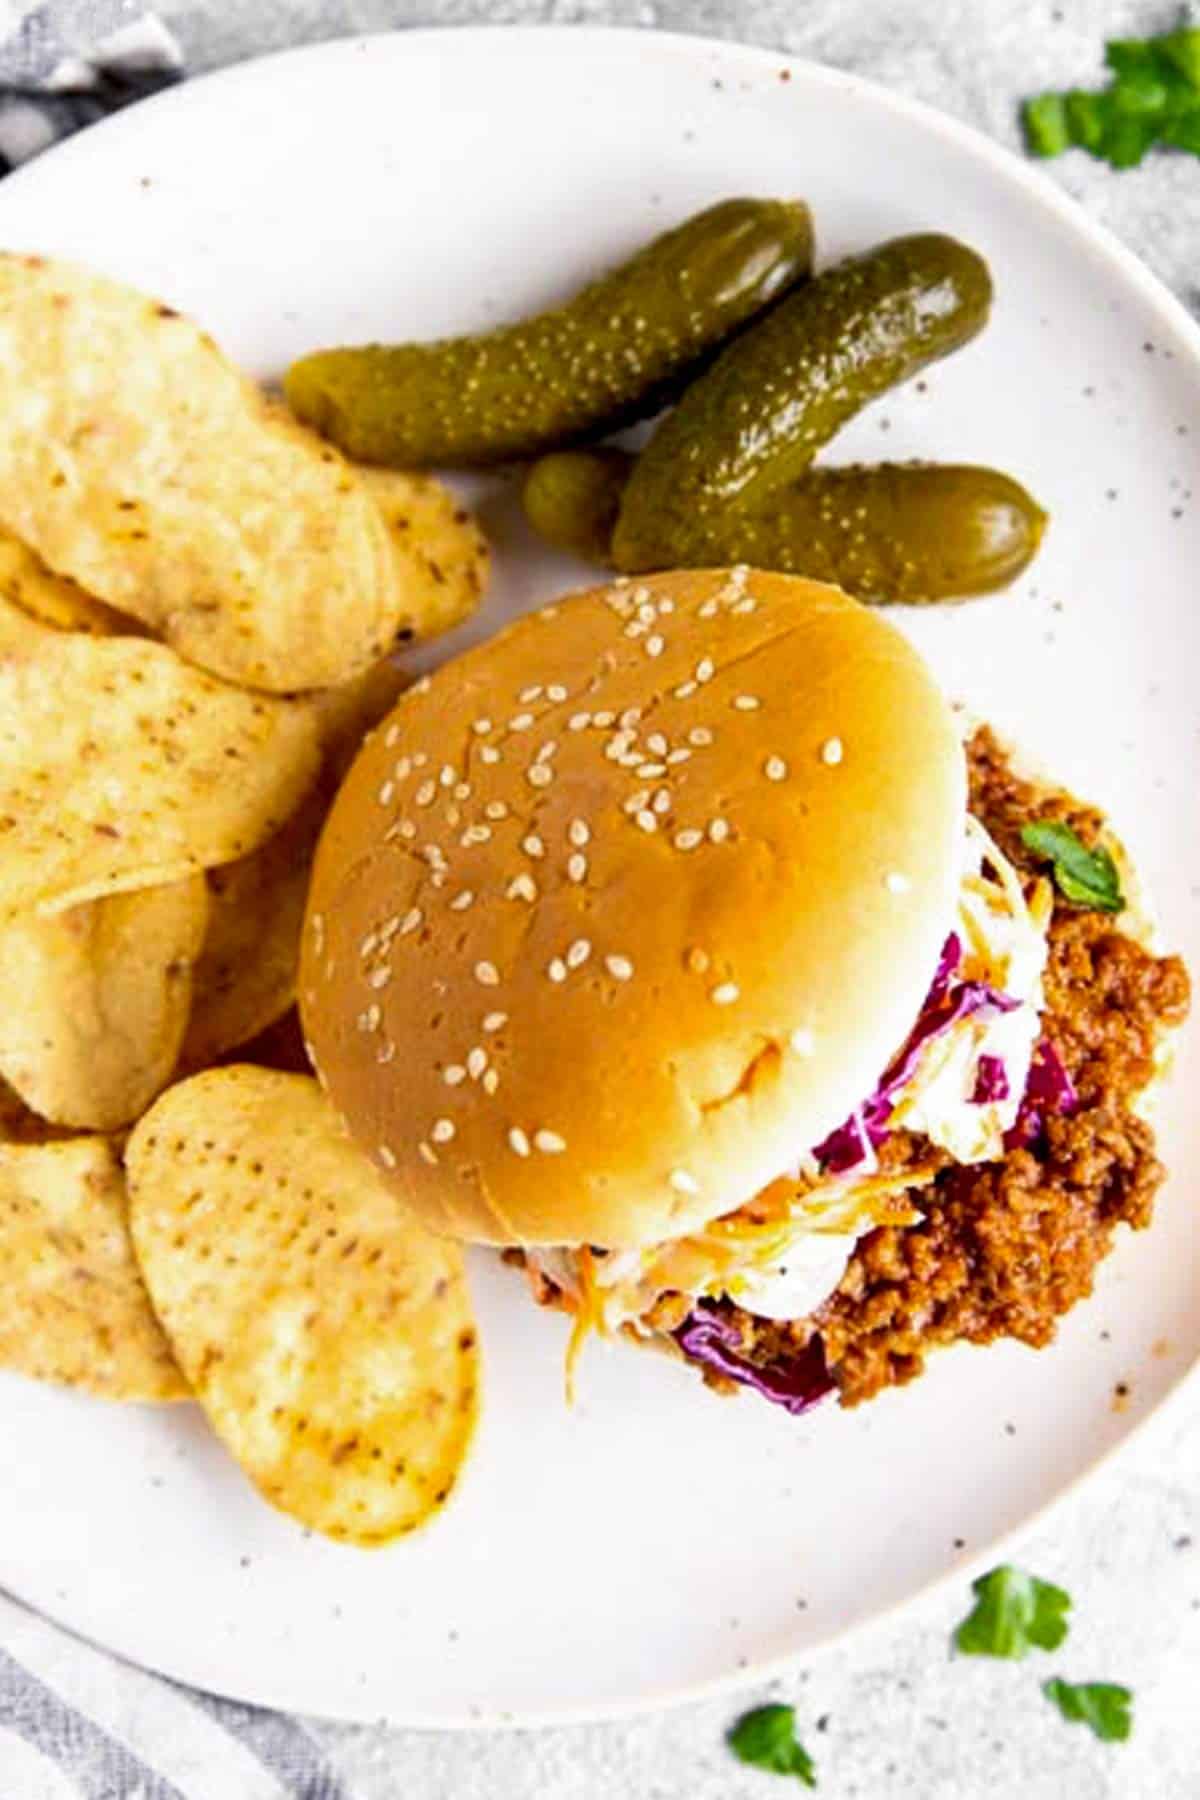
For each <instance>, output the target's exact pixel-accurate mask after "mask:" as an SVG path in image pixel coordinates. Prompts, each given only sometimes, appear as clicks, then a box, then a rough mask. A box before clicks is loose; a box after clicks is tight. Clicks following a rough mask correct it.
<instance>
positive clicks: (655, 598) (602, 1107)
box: [301, 570, 966, 1248]
mask: <svg viewBox="0 0 1200 1800" xmlns="http://www.w3.org/2000/svg"><path fill="white" fill-rule="evenodd" d="M631 709H632V710H631ZM965 809H966V779H965V763H964V757H963V751H962V745H961V742H960V739H959V734H958V732H957V730H956V728H955V723H954V719H953V717H952V715H951V713H950V710H949V708H948V706H947V705H946V703H945V702H944V700H943V699H942V697H941V695H940V694H939V692H938V690H937V688H936V687H935V686H934V684H933V681H932V679H931V677H930V675H929V674H928V672H927V671H926V669H925V667H924V666H923V664H922V663H921V661H920V659H919V658H918V656H917V655H916V653H915V651H914V650H912V649H911V647H910V646H909V645H908V643H907V641H906V640H905V639H904V638H903V637H902V636H901V635H900V634H899V632H897V631H895V630H894V629H893V628H892V627H891V626H889V625H887V624H886V623H884V621H883V620H882V619H880V617H879V616H878V615H877V614H875V613H872V612H869V611H867V610H866V609H865V608H863V607H861V606H859V605H857V604H856V603H855V602H854V601H852V600H850V599H848V598H847V597H846V596H845V595H844V594H842V593H840V592H839V591H838V590H837V589H834V588H830V587H826V586H823V585H820V584H818V583H814V582H807V581H801V580H798V579H795V578H793V577H788V576H781V575H768V574H759V573H754V574H746V572H744V571H734V572H730V571H722V570H716V571H712V570H710V571H689V572H686V573H672V574H666V575H656V576H652V577H648V578H646V579H645V580H643V581H639V582H636V583H632V582H631V583H625V584H618V585H614V586H613V587H609V588H604V589H597V590H595V591H593V592H591V593H587V594H581V595H577V596H575V597H573V598H570V599H567V600H565V601H563V602H562V603H561V604H560V605H558V606H556V607H548V608H546V610H545V611H543V612H541V613H536V614H533V615H531V616H529V617H526V618H523V619H521V620H518V621H517V622H516V623H515V624H514V625H511V626H510V627H509V628H508V629H507V630H506V631H504V632H502V633H501V634H500V635H499V636H498V637H496V638H494V639H493V640H492V641H491V642H490V643H487V644H484V645H482V646H481V647H479V648H478V649H475V650H472V651H470V652H469V653H468V654H467V655H466V656H464V657H462V658H460V659H459V660H457V661H455V662H453V663H451V664H448V665H447V666H446V667H444V668H443V669H441V670H440V671H439V672H438V673H437V674H435V675H434V676H432V677H431V678H429V679H427V680H426V681H423V682H421V683H418V684H417V686H416V687H414V688H412V689H410V690H409V692H408V693H407V694H405V696H404V697H403V698H402V699H401V701H400V703H399V705H398V706H397V707H396V708H395V710H394V712H393V713H392V714H391V715H390V717H389V719H388V720H387V721H386V723H385V724H384V725H382V726H381V727H379V729H378V730H377V731H376V732H375V734H374V736H373V737H372V738H371V739H370V740H369V741H368V743H367V745H366V746H365V748H364V749H363V751H362V753H361V754H360V756H359V758H358V761H357V762H356V763H355V765H354V767H353V769H352V770H351V773H350V775H349V777H348V779H347V781H346V783H345V785H344V787H343V788H342V790H341V793H340V795H339V797H338V799H337V802H336V803H335V806H334V808H333V812H332V815H331V817H330V820H329V824H328V826H327V828H326V831H325V834H324V837H323V839H322V842H321V845H320V849H319V853H318V856H317V861H316V868H315V872H314V880H313V886H312V893H311V897H310V902H309V915H308V919H307V922H306V927H305V934H304V952H303V961H302V970H301V1002H302V1011H303V1016H304V1022H305V1030H306V1034H307V1037H308V1039H309V1042H310V1045H311V1048H312V1053H313V1055H314V1058H315V1061H316V1064H317V1067H318V1069H319V1071H320V1074H321V1077H322V1079H323V1081H324V1082H325V1083H326V1085H327V1087H328V1090H329V1092H330V1094H331V1095H332V1097H333V1099H334V1101H335V1102H336V1104H337V1105H338V1106H339V1107H340V1108H341V1110H342V1112H343V1113H344V1115H345V1117H346V1119H347V1122H348V1123H349V1126H350V1128H351V1130H352V1131H353V1132H354V1134H355V1136H356V1137H357V1138H358V1139H359V1140H360V1142H361V1143H362V1144H363V1146H364V1148H365V1149H366V1150H367V1151H368V1152H369V1153H370V1154H371V1155H372V1156H373V1157H374V1159H375V1161H376V1163H377V1164H378V1165H379V1167H380V1168H382V1169H383V1170H384V1171H385V1172H386V1173H388V1174H389V1175H390V1176H391V1178H392V1180H393V1182H394V1184H395V1187H396V1190H397V1192H398V1194H399V1195H401V1196H402V1198H403V1199H404V1201H405V1202H406V1203H407V1204H408V1205H409V1206H410V1207H412V1208H413V1209H414V1210H415V1211H416V1212H417V1213H418V1214H419V1215H420V1216H421V1218H422V1219H423V1220H424V1221H425V1222H426V1223H427V1224H429V1225H430V1226H432V1227H433V1228H434V1229H435V1230H441V1231H445V1232H449V1233H452V1234H454V1235H457V1236H461V1237H464V1238H469V1239H474V1240H478V1241H481V1242H485V1243H491V1244H527V1245H535V1244H579V1243H590V1244H593V1245H596V1246H599V1247H606V1248H622V1247H626V1246H634V1245H638V1244H642V1243H647V1242H653V1241H655V1240H657V1239H660V1238H664V1237H670V1236H674V1235H677V1234H679V1233H681V1232H684V1231H687V1230H689V1229H693V1228H695V1227H697V1226H699V1225H701V1224H703V1223H705V1222H706V1221H707V1220H709V1219H711V1218H713V1217H715V1216H717V1215H719V1214H721V1213H724V1212H727V1211H729V1210H731V1209H732V1208H734V1207H736V1206H738V1205H740V1204H741V1203H742V1202H743V1201H744V1200H745V1199H746V1198H747V1197H748V1196H749V1195H751V1194H753V1193H754V1192H756V1191H757V1190H758V1189H759V1188H760V1187H761V1186H763V1185H764V1184H765V1183H766V1182H767V1181H769V1180H770V1179H772V1178H773V1177H774V1176H776V1175H777V1174H779V1173H780V1171H781V1170H782V1169H783V1168H784V1167H785V1166H786V1165H787V1164H788V1163H789V1162H792V1161H794V1160H795V1158H796V1156H797V1155H798V1154H799V1153H800V1152H801V1151H802V1150H803V1149H804V1148H806V1147H808V1146H810V1145H812V1144H814V1143H816V1142H818V1141H819V1140H820V1139H821V1138H822V1137H823V1136H824V1135H825V1134H826V1133H827V1132H828V1131H829V1130H831V1129H832V1128H833V1127H834V1126H836V1125H837V1124H839V1123H840V1122H841V1121H842V1119H843V1118H844V1117H845V1116H846V1114H847V1113H848V1112H849V1110H850V1109H851V1108H852V1107H853V1106H854V1105H856V1104H857V1103H858V1101H859V1100H860V1099H861V1098H862V1096H863V1094H865V1093H867V1092H868V1091H869V1090H870V1088H871V1086H872V1084H873V1082H874V1081H875V1080H876V1078H877V1077H878V1075H879V1071H880V1069H881V1068H883V1066H884V1065H885V1063H886V1061H887V1059H888V1057H889V1056H890V1055H891V1054H892V1052H893V1051H894V1050H895V1048H896V1046H897V1045H898V1044H899V1043H900V1042H901V1041H902V1039H903V1038H904V1036H905V1033H906V1032H907V1031H908V1029H909V1027H910V1026H911V1024H912V1021H913V1019H914V1018H915V1017H916V1014H917V1011H918V1009H919V1007H920V1004H921V1000H922V998H923V997H924V994H925V991H926V989H927V987H928V985H929V981H930V978H931V975H932V973H933V970H934V967H935V964H936V962H937V958H938V953H939V950H940V948H941V944H942V941H943V939H944V937H945V934H946V931H947V929H948V928H949V923H950V919H951V915H952V910H953V904H954V895H955V891H956V886H957V880H958V862H959V848H960V843H961V836H962V825H963V819H964V814H965Z"/></svg>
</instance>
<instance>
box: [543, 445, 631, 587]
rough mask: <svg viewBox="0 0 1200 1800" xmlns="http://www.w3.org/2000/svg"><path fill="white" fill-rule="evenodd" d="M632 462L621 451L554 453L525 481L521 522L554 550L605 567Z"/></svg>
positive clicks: (561, 451)
mask: <svg viewBox="0 0 1200 1800" xmlns="http://www.w3.org/2000/svg"><path fill="white" fill-rule="evenodd" d="M633 462H634V459H633V457H632V456H630V454H629V452H628V451H627V450H607V449H605V450H556V451H553V452H552V453H551V454H550V455H549V456H543V457H541V458H540V459H539V461H537V462H535V463H534V464H533V465H532V467H531V468H530V470H529V473H528V475H527V476H526V477H525V486H524V489H523V491H522V494H521V502H522V505H523V506H524V508H525V517H526V518H527V519H528V520H529V523H530V524H531V525H532V526H533V529H534V530H535V531H536V532H537V534H538V536H539V537H540V538H544V539H545V541H546V543H548V544H553V546H554V548H555V549H556V550H565V551H566V552H567V553H568V555H570V556H579V557H582V558H583V560H584V562H593V563H600V564H602V565H603V564H606V563H609V562H610V561H611V560H612V537H613V529H614V527H615V525H616V523H617V513H618V511H619V510H620V505H621V495H622V494H623V493H624V491H625V486H626V483H627V482H628V480H629V476H630V473H631V471H632V469H633Z"/></svg>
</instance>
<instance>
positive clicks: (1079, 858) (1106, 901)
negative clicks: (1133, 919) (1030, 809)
mask: <svg viewBox="0 0 1200 1800" xmlns="http://www.w3.org/2000/svg"><path fill="white" fill-rule="evenodd" d="M1021 842H1022V843H1023V844H1024V846H1025V848H1026V849H1027V850H1032V851H1033V853H1034V855H1035V856H1042V857H1045V859H1046V861H1047V862H1048V863H1051V864H1052V865H1053V869H1054V881H1055V885H1056V886H1057V888H1058V891H1059V893H1060V894H1062V895H1063V897H1064V899H1067V900H1071V901H1073V902H1074V904H1075V905H1076V906H1089V907H1091V908H1092V909H1093V911H1095V912H1107V913H1119V912H1120V911H1121V910H1122V909H1123V907H1124V905H1125V896H1124V895H1123V894H1122V892H1121V878H1120V876H1119V875H1118V873H1117V865H1116V863H1115V862H1114V861H1113V859H1112V857H1111V856H1110V855H1109V853H1108V851H1107V850H1106V849H1105V848H1104V845H1103V844H1097V846H1096V848H1095V849H1094V850H1089V849H1088V847H1087V845H1086V844H1084V843H1081V842H1080V840H1079V838H1078V837H1077V836H1076V834H1075V833H1074V832H1073V831H1072V830H1071V827H1070V826H1069V825H1064V824H1063V823H1062V821H1061V820H1060V819H1035V820H1034V821H1033V823H1032V824H1030V825H1022V827H1021Z"/></svg>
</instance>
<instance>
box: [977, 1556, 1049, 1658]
mask: <svg viewBox="0 0 1200 1800" xmlns="http://www.w3.org/2000/svg"><path fill="white" fill-rule="evenodd" d="M972 1591H973V1593H974V1594H975V1596H976V1600H975V1607H974V1610H973V1611H972V1612H971V1613H970V1614H969V1615H968V1617H967V1618H965V1619H964V1620H963V1622H962V1624H961V1625H960V1626H959V1628H958V1630H957V1631H956V1632H955V1634H954V1642H955V1646H956V1647H957V1649H958V1650H960V1651H961V1652H962V1654H963V1655H964V1656H1002V1657H1006V1658H1008V1659H1009V1660H1011V1661H1014V1662H1019V1661H1020V1659H1021V1658H1022V1657H1023V1656H1026V1655H1027V1654H1028V1652H1029V1651H1030V1650H1031V1649H1032V1648H1034V1647H1035V1646H1036V1648H1037V1649H1039V1650H1057V1648H1058V1646H1059V1645H1060V1644H1061V1643H1062V1641H1063V1639H1064V1638H1065V1637H1066V1635H1067V1613H1068V1612H1069V1611H1070V1608H1071V1596H1070V1595H1069V1594H1067V1593H1064V1591H1063V1589H1062V1588H1059V1587H1053V1586H1051V1584H1050V1583H1049V1582H1048V1581H1039V1580H1038V1578H1037V1576H1036V1575H1026V1574H1025V1573H1024V1571H1023V1570H1021V1569H1014V1568H1013V1566H1012V1564H1011V1563H1003V1564H1001V1566H1000V1567H999V1568H998V1569H992V1570H991V1571H990V1573H988V1574H987V1575H981V1576H980V1577H979V1580H978V1581H976V1582H974V1583H973V1585H972Z"/></svg>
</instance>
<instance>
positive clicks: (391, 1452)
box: [125, 1064, 478, 1545]
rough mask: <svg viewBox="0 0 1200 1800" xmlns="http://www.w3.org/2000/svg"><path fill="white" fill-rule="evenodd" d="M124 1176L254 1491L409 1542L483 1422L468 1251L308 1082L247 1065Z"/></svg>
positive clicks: (155, 1295)
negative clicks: (415, 1213)
mask: <svg viewBox="0 0 1200 1800" xmlns="http://www.w3.org/2000/svg"><path fill="white" fill-rule="evenodd" d="M125 1160H126V1167H127V1169H128V1171H129V1182H130V1192H131V1197H132V1200H131V1223H132V1230H133V1239H134V1244H135V1246H136V1248H137V1254H138V1260H139V1261H140V1263H141V1266H142V1270H143V1272H144V1274H145V1277H146V1282H147V1285H148V1287H149V1290H150V1294H151V1298H152V1300H153V1302H154V1308H155V1311H156V1313H157V1314H158V1317H159V1318H160V1319H161V1320H162V1323H163V1327H164V1329H165V1331H166V1333H167V1336H168V1337H169V1339H170V1341H171V1345H172V1348H173V1350H174V1352H175V1355H176V1358H177V1359H178V1362H179V1365H180V1367H181V1368H182V1369H183V1371H184V1374H185V1375H186V1376H187V1377H188V1379H189V1380H190V1382H191V1384H192V1387H193V1388H194V1390H195V1394H196V1398H197V1399H198V1400H199V1401H200V1404H201V1405H202V1406H203V1407H204V1409H205V1412H206V1413H207V1415H208V1419H209V1422H210V1424H211V1425H212V1427H213V1429H214V1430H215V1431H216V1432H217V1434H218V1436H220V1437H221V1438H222V1439H223V1440H224V1442H225V1444H226V1445H227V1446H228V1448H229V1449H230V1451H231V1452H232V1453H233V1455H234V1456H235V1457H236V1458H237V1460H238V1461H239V1462H240V1463H241V1465H242V1467H243V1468H244V1469H245V1471H246V1473H247V1474H248V1475H249V1476H250V1478H251V1480H252V1481H254V1482H255V1484H256V1485H257V1486H258V1487H259V1489H260V1490H261V1492H262V1493H263V1495H264V1496H265V1497H266V1498H267V1499H268V1500H269V1501H271V1502H272V1504H273V1505H275V1506H278V1507H279V1508H281V1510H282V1511H284V1512H287V1513H290V1514H292V1516H293V1517H294V1518H297V1519H299V1520H301V1521H302V1522H303V1523H304V1524H306V1525H310V1526H312V1527H313V1528H314V1529H315V1530H317V1531H322V1532H325V1533H326V1534H327V1535H328V1536H330V1537H335V1538H341V1539H344V1540H346V1541H348V1542H351V1543H355V1544H361V1545H370V1544H382V1543H385V1542H386V1541H387V1540H388V1539H389V1538H393V1537H396V1536H397V1535H398V1534H399V1533H401V1532H405V1531H411V1530H413V1528H414V1527H415V1526H417V1525H419V1524H420V1523H421V1522H422V1520H423V1519H425V1518H426V1517H427V1516H428V1514H429V1513H430V1512H432V1511H433V1510H434V1509H436V1508H437V1507H438V1506H440V1505H441V1503H442V1502H443V1501H444V1500H445V1498H446V1496H447V1494H448V1492H449V1490H450V1488H451V1487H452V1485H453V1483H454V1479H455V1476H456V1474H457V1471H458V1469H459V1466H460V1464H461V1462H462V1460H463V1457H464V1455H465V1453H466V1450H467V1446H468V1443H469V1441H470V1437H471V1432H472V1429H473V1426H474V1420H475V1412H476V1393H477V1386H478V1350H477V1347H476V1334H475V1327H474V1323H473V1320H472V1314H471V1306H470V1298H469V1295H468V1292H467V1286H466V1279H465V1275H464V1270H463V1258H462V1251H461V1249H460V1248H459V1246H458V1245H456V1244H452V1243H449V1242H447V1241H445V1240H443V1239H441V1238H435V1237H432V1236H431V1235H430V1234H429V1233H428V1232H426V1231H425V1229H424V1228H423V1227H422V1226H420V1225H418V1224H417V1223H416V1222H415V1221H414V1220H412V1219H410V1218H409V1217H408V1216H407V1215H406V1214H405V1212H404V1211H403V1208H402V1207H401V1206H400V1205H399V1203H398V1202H397V1200H396V1197H395V1195H394V1194H393V1193H392V1192H391V1190H390V1189H389V1188H387V1187H385V1185H384V1184H383V1181H382V1180H381V1178H380V1176H379V1175H378V1174H377V1172H376V1171H375V1169H374V1168H373V1167H372V1165H371V1163H370V1162H369V1161H368V1159H367V1158H366V1156H364V1155H363V1153H362V1152H361V1151H360V1150H359V1149H358V1148H357V1147H356V1146H355V1145H354V1144H353V1143H352V1142H351V1140H350V1138H349V1137H348V1136H347V1135H346V1133H345V1131H344V1129H343V1127H342V1125H341V1123H340V1121H339V1119H338V1117H337V1115H336V1113H335V1112H334V1109H333V1107H332V1105H331V1104H330V1102H329V1101H328V1100H326V1098H325V1096H324V1095H323V1094H322V1092H321V1090H320V1088H319V1087H318V1086H317V1083H316V1082H315V1081H314V1080H312V1079H311V1078H310V1077H308V1076H305V1075H283V1074H279V1073H278V1072H276V1071H274V1070H270V1069H260V1068H251V1067H249V1066H248V1065H246V1064H238V1065H234V1066H232V1067H230V1068H225V1069H210V1070H208V1071H207V1072H206V1073H205V1074H203V1075H196V1076H193V1077H192V1079H191V1080H190V1081H184V1082H180V1083H179V1084H178V1085H176V1086H175V1087H173V1088H169V1089H168V1090H167V1092H166V1093H165V1094H164V1095H163V1096H162V1098H161V1099H160V1100H158V1101H156V1103H155V1104H154V1106H152V1107H151V1109H150V1111H149V1112H148V1113H147V1114H146V1116H145V1118H144V1119H143V1120H142V1121H141V1123H140V1124H139V1125H138V1126H137V1128H136V1129H135V1131H134V1132H133V1134H132V1136H131V1137H130V1140H129V1145H128V1148H127V1151H126V1159H125Z"/></svg>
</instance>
